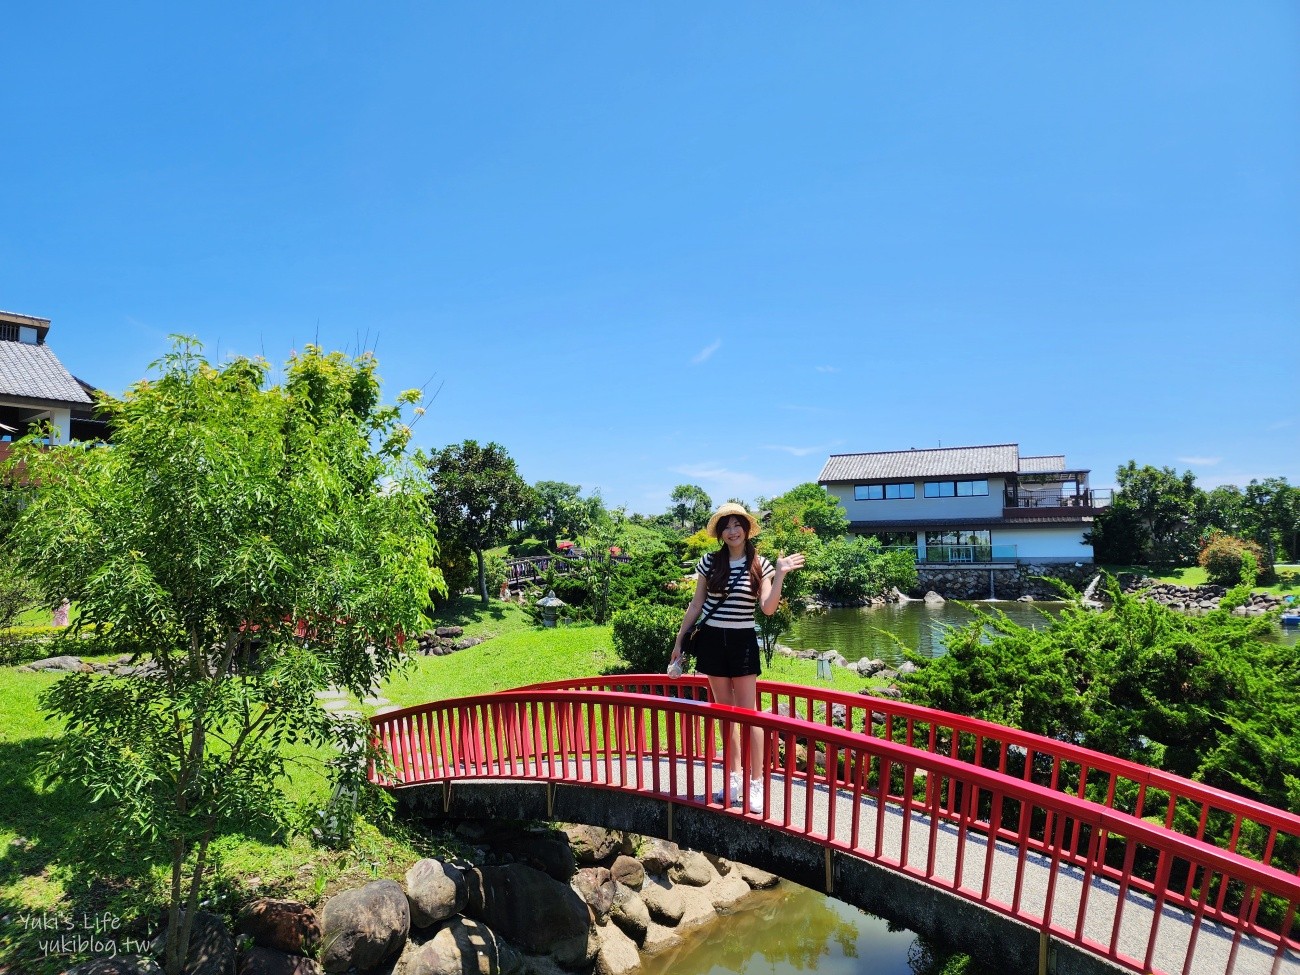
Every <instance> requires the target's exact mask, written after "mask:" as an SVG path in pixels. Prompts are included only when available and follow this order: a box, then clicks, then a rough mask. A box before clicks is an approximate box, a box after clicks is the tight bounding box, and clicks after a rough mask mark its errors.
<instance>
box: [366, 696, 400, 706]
mask: <svg viewBox="0 0 1300 975" xmlns="http://www.w3.org/2000/svg"><path fill="white" fill-rule="evenodd" d="M361 703H362V704H370V705H373V706H375V707H378V706H380V705H383V704H392V703H393V702H392V701H390V700H389V699H388V698H386V697H368V698H366V699H365V700H364V701H362V702H361Z"/></svg>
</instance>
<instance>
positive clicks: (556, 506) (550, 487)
mask: <svg viewBox="0 0 1300 975" xmlns="http://www.w3.org/2000/svg"><path fill="white" fill-rule="evenodd" d="M533 495H534V498H535V507H534V509H533V517H532V519H531V520H530V525H529V527H530V528H531V529H532V530H533V531H534V532H536V533H537V534H538V535H540V536H541V537H542V538H544V539H545V540H546V542H547V548H549V549H551V550H552V551H554V549H555V543H556V542H557V541H558V540H559V539H560V536H564V537H566V538H571V539H572V538H577V537H578V536H579V535H582V534H584V533H586V532H587V531H588V530H589V529H591V528H592V526H594V525H595V524H596V523H597V521H598V520H599V518H600V513H601V511H602V510H603V509H604V505H603V504H602V502H601V498H600V495H599V494H593V495H592V496H591V497H589V498H584V497H583V496H582V485H580V484H566V483H565V482H563V481H538V482H537V483H536V484H534V485H533Z"/></svg>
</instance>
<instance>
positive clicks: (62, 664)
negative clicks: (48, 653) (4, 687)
mask: <svg viewBox="0 0 1300 975" xmlns="http://www.w3.org/2000/svg"><path fill="white" fill-rule="evenodd" d="M19 669H20V670H63V671H67V672H68V673H80V674H88V673H90V672H91V671H93V670H94V669H95V668H94V667H92V666H91V665H90V664H88V663H86V662H85V661H84V660H82V659H81V658H80V657H72V656H62V657H46V658H44V659H43V660H33V661H32V662H31V663H29V664H25V665H24V666H22V667H20V668H19Z"/></svg>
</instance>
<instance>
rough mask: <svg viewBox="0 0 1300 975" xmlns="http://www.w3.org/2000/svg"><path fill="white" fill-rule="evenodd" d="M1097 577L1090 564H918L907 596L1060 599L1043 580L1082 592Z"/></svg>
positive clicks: (1094, 567) (1093, 567) (1095, 569)
mask: <svg viewBox="0 0 1300 975" xmlns="http://www.w3.org/2000/svg"><path fill="white" fill-rule="evenodd" d="M1096 574H1097V568H1096V566H1094V565H1093V564H1092V563H1091V562H1084V563H1083V564H1082V565H1078V566H1076V565H1075V564H1074V563H1073V562H1019V563H1013V564H1006V563H1002V564H996V563H994V564H989V565H918V566H917V567H916V586H915V587H914V588H913V589H912V591H911V592H910V593H908V595H910V596H912V597H914V598H919V597H921V596H924V595H925V594H926V593H927V592H937V593H938V594H939V595H941V596H943V597H944V598H945V599H1019V598H1020V597H1021V596H1032V597H1034V598H1035V599H1059V598H1061V596H1060V594H1059V593H1058V592H1057V591H1056V590H1055V589H1054V588H1053V587H1052V586H1051V585H1050V584H1049V583H1047V582H1045V581H1044V578H1045V577H1046V578H1053V579H1060V580H1062V581H1063V582H1067V583H1069V584H1070V585H1071V586H1073V587H1074V588H1075V589H1078V590H1082V589H1083V588H1084V586H1086V585H1087V584H1088V580H1089V579H1091V578H1092V577H1093V576H1094V575H1096Z"/></svg>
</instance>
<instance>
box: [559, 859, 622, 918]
mask: <svg viewBox="0 0 1300 975" xmlns="http://www.w3.org/2000/svg"><path fill="white" fill-rule="evenodd" d="M570 886H572V887H573V889H574V890H576V891H577V892H578V896H579V897H581V898H582V899H583V900H584V901H586V902H587V906H588V907H590V908H591V913H592V914H593V915H594V916H595V918H596V923H597V924H604V923H605V922H606V921H608V920H609V912H610V909H611V908H612V907H613V906H614V880H613V878H612V877H611V876H610V874H609V871H608V870H607V869H606V868H605V867H583V868H582V869H581V870H579V871H578V872H577V874H575V875H574V878H573V880H572V882H571V884H570Z"/></svg>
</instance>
